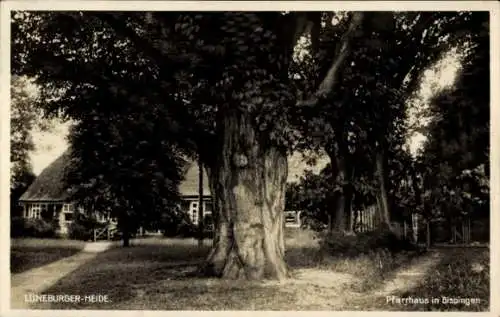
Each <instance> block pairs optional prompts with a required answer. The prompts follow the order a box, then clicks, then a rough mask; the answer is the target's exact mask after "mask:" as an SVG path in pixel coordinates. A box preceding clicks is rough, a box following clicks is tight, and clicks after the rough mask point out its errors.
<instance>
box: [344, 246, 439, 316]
mask: <svg viewBox="0 0 500 317" xmlns="http://www.w3.org/2000/svg"><path fill="white" fill-rule="evenodd" d="M442 256H443V255H442V254H441V253H440V252H439V251H432V252H430V253H429V254H427V255H425V256H422V257H421V258H419V259H417V260H416V262H414V263H412V264H411V265H409V266H407V267H403V268H400V269H399V270H397V271H396V272H395V273H394V275H393V277H392V278H390V279H388V280H386V281H385V282H384V283H382V284H381V286H380V287H378V288H376V289H374V290H371V291H368V292H365V293H356V294H350V296H349V297H346V298H344V301H343V302H342V304H341V305H340V310H381V308H380V306H384V307H386V308H389V307H388V305H389V306H390V305H393V306H394V308H395V309H397V310H400V309H398V305H401V304H398V303H397V302H392V301H391V300H390V299H391V296H397V295H398V294H403V293H405V292H407V291H410V290H411V289H414V288H416V287H418V286H419V285H420V284H421V283H422V282H423V280H424V278H425V277H426V276H428V274H430V272H432V270H433V269H434V268H435V267H436V266H437V265H438V263H439V261H440V260H441V258H442ZM384 310H388V309H384Z"/></svg>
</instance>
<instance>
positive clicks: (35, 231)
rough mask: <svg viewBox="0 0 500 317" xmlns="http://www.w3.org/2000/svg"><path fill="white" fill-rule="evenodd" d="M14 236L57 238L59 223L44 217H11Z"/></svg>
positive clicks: (12, 234)
mask: <svg viewBox="0 0 500 317" xmlns="http://www.w3.org/2000/svg"><path fill="white" fill-rule="evenodd" d="M10 228H11V231H10V232H11V236H12V237H35V238H55V237H56V231H57V224H56V223H55V222H54V221H53V222H49V221H46V220H43V219H31V218H29V219H26V218H22V217H15V218H12V219H11V226H10Z"/></svg>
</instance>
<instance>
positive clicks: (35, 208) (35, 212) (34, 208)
mask: <svg viewBox="0 0 500 317" xmlns="http://www.w3.org/2000/svg"><path fill="white" fill-rule="evenodd" d="M28 218H33V219H40V218H42V208H41V206H40V204H32V205H31V206H30V210H29V213H28Z"/></svg>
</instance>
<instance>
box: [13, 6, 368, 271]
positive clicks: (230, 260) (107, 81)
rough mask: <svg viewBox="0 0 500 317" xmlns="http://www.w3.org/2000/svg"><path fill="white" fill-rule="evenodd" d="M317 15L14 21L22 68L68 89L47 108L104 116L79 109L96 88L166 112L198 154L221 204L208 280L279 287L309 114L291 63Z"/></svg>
mask: <svg viewBox="0 0 500 317" xmlns="http://www.w3.org/2000/svg"><path fill="white" fill-rule="evenodd" d="M318 16H319V15H318V14H317V13H302V12H300V13H299V12H297V13H288V14H282V13H279V12H266V13H253V12H244V13H242V12H224V13H203V14H201V13H181V12H172V13H165V12H154V13H102V12H99V13H79V12H63V13H45V14H43V13H40V14H33V13H27V12H21V13H15V16H14V22H13V27H12V30H13V34H14V45H13V47H14V49H15V50H16V52H15V54H13V55H14V67H13V68H14V69H15V71H16V72H19V73H23V74H28V75H32V76H37V79H38V80H39V82H40V83H42V84H43V85H44V87H45V88H46V89H45V92H48V93H50V92H51V91H59V90H60V89H64V93H63V97H62V98H60V99H59V100H58V101H57V102H49V103H48V105H47V108H49V109H55V110H58V111H60V110H62V111H63V112H65V113H66V114H68V115H69V116H70V117H72V118H75V119H79V118H80V117H81V116H84V115H85V114H87V113H90V112H92V111H93V110H94V111H95V110H96V109H98V110H99V113H100V114H104V113H105V110H104V107H103V108H99V106H98V105H95V106H92V107H90V108H88V107H85V108H82V107H81V106H82V105H83V104H85V103H82V102H75V100H82V99H85V98H86V96H88V92H89V90H95V89H97V88H99V89H102V90H105V89H107V90H108V92H107V95H108V96H110V98H112V99H115V100H116V99H117V98H118V96H120V98H129V99H135V100H139V101H142V100H144V101H147V103H148V104H158V105H162V106H163V107H164V109H165V110H166V111H167V112H168V113H169V115H170V116H171V117H172V118H173V120H172V124H171V125H168V126H167V127H166V128H167V129H168V134H170V135H168V136H167V135H163V137H165V138H172V139H175V140H176V141H177V142H178V143H179V144H181V145H182V147H183V148H186V149H196V150H197V152H198V153H201V157H202V159H203V162H204V164H205V166H206V168H207V170H208V175H209V178H210V186H211V189H212V194H213V196H214V200H215V206H216V209H215V213H216V217H215V219H216V236H215V239H214V248H213V252H212V253H211V254H210V257H209V259H208V261H207V262H208V263H207V268H208V269H209V271H211V272H212V273H213V274H216V275H220V276H224V277H246V278H257V279H259V278H263V277H265V276H268V277H272V278H278V279H279V278H283V277H285V276H286V274H287V268H286V265H285V262H284V259H283V256H284V240H283V207H284V193H285V181H286V177H287V162H286V154H287V149H288V148H289V146H290V144H291V141H292V140H293V137H294V133H293V131H292V129H290V127H289V124H288V120H286V118H287V116H288V115H289V111H288V109H290V108H293V107H296V106H297V104H302V103H298V102H297V101H296V100H295V98H294V96H293V95H292V94H290V93H289V88H290V84H289V77H288V75H289V74H288V71H289V64H290V59H291V54H292V51H293V47H294V46H295V43H296V40H297V38H298V37H299V35H301V34H302V33H304V32H311V31H314V30H315V29H317V28H318V27H319V19H318ZM362 16H363V15H362V14H361V13H356V14H354V15H353V17H352V18H351V24H350V26H349V28H348V29H347V31H346V35H345V36H344V37H342V39H341V40H340V43H339V44H340V45H339V49H337V50H336V52H337V53H335V52H332V53H331V54H334V55H335V56H336V57H335V58H334V59H333V61H332V63H331V66H330V67H329V70H328V72H327V73H326V75H325V76H324V79H323V80H320V81H319V84H318V88H317V89H316V90H315V91H314V92H313V93H308V94H307V95H310V96H311V97H310V98H308V102H306V103H307V104H313V105H314V104H315V103H317V102H318V100H321V98H323V97H324V96H325V95H326V94H328V93H330V92H331V90H333V88H334V85H335V83H336V80H337V73H338V71H339V69H341V68H342V64H343V61H344V60H345V58H346V56H347V55H348V54H349V49H348V48H349V43H350V42H351V40H352V39H353V36H354V35H355V31H356V29H357V28H358V26H359V24H360V23H361V21H362ZM290 26H293V27H291V28H290ZM290 30H294V31H292V32H290ZM37 44H38V45H37ZM103 70H104V71H103ZM115 104H119V103H115Z"/></svg>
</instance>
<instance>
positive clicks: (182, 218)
mask: <svg viewBox="0 0 500 317" xmlns="http://www.w3.org/2000/svg"><path fill="white" fill-rule="evenodd" d="M162 224H163V230H164V231H163V235H164V236H165V237H181V238H193V237H195V238H196V237H198V226H197V225H195V224H194V223H193V222H192V221H191V219H190V218H189V215H188V214H186V213H185V212H182V211H176V212H173V213H169V214H165V215H163V219H162ZM203 224H204V229H203V236H204V237H205V238H211V237H212V236H213V228H214V224H213V219H212V217H211V216H208V215H207V216H205V218H204V222H203Z"/></svg>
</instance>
